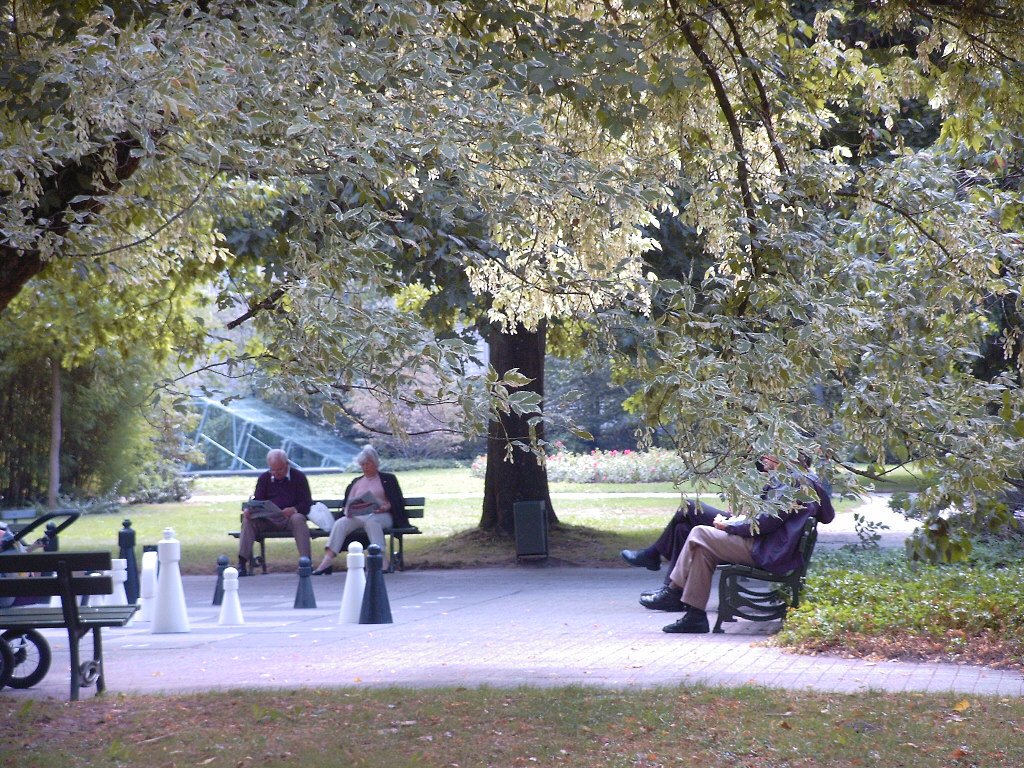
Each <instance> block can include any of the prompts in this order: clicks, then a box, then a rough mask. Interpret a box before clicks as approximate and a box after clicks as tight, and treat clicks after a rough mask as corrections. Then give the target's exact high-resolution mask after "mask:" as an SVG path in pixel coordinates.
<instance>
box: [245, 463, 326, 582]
mask: <svg viewBox="0 0 1024 768" xmlns="http://www.w3.org/2000/svg"><path fill="white" fill-rule="evenodd" d="M267 468H268V469H267V471H266V472H264V473H263V474H262V475H260V476H259V478H258V479H257V480H256V490H255V492H254V493H253V495H252V500H253V501H271V502H273V503H274V504H276V505H277V507H278V508H279V509H280V510H281V511H280V512H279V513H275V514H273V515H272V516H269V517H263V516H260V517H256V516H255V515H254V514H253V512H252V510H250V509H249V508H248V507H246V508H245V510H244V511H243V512H242V533H241V535H240V536H239V537H238V575H239V576H247V575H248V569H247V566H248V564H249V561H250V560H251V559H252V545H253V543H254V542H255V541H256V538H257V536H259V534H261V533H267V532H270V531H291V534H292V536H294V537H295V546H296V547H297V548H298V550H299V555H300V556H301V557H311V552H312V548H311V546H310V535H309V526H308V525H306V515H307V514H309V508H310V507H311V506H313V496H312V494H311V493H310V490H309V481H308V480H306V476H305V475H304V474H303V473H302V471H300V470H299V469H296V468H295V467H292V466H290V465H289V464H288V454H287V453H285V452H284V451H282V450H281V449H280V448H274V449H273V450H271V451H270V452H268V453H267Z"/></svg>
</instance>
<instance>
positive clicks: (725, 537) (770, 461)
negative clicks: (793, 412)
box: [641, 456, 835, 634]
mask: <svg viewBox="0 0 1024 768" xmlns="http://www.w3.org/2000/svg"><path fill="white" fill-rule="evenodd" d="M759 464H760V466H761V467H763V468H764V470H765V471H769V472H771V471H774V470H775V469H777V468H778V466H779V462H778V460H777V459H775V458H773V457H769V456H764V457H762V458H761V459H760V461H759ZM799 481H800V482H801V483H803V484H806V485H808V486H809V487H810V488H811V489H813V490H814V492H815V496H816V497H817V501H802V502H798V503H796V504H794V505H793V507H792V508H790V509H789V510H787V511H784V512H782V513H781V514H769V513H761V514H760V515H758V516H757V518H756V533H755V528H754V526H753V525H752V524H751V521H748V520H746V519H744V518H739V517H738V518H735V519H729V518H728V517H726V516H724V515H722V516H719V517H717V518H716V519H715V520H714V521H713V524H712V525H697V526H695V527H694V528H693V530H692V531H690V534H689V535H688V536H687V537H686V541H685V543H684V544H683V548H682V552H681V553H680V555H679V558H678V560H677V561H676V564H675V566H674V567H673V569H672V572H671V573H670V574H669V584H668V585H667V586H666V587H663V588H662V589H661V590H659V591H658V592H656V593H654V594H653V595H651V596H650V597H648V598H646V599H645V598H641V604H643V605H644V606H645V607H648V608H653V609H655V610H679V609H680V606H681V608H682V610H683V611H684V613H683V616H682V617H681V618H680V619H679V620H678V621H676V622H674V623H672V624H669V625H668V626H666V627H664V631H665V632H673V633H691V634H693V633H704V632H709V631H710V625H709V624H708V616H707V613H706V611H705V609H706V608H707V604H708V599H709V597H710V596H711V580H712V577H713V576H714V573H715V568H716V567H717V566H718V565H720V564H721V563H737V564H739V565H750V566H754V567H755V568H761V569H763V570H766V571H770V572H772V573H786V572H787V571H791V570H793V569H794V568H798V567H800V566H801V565H802V564H803V563H802V562H801V557H802V555H801V554H800V552H799V551H798V549H797V547H798V545H799V542H800V535H801V533H802V531H803V526H804V522H805V521H806V520H807V518H808V517H810V516H811V515H814V516H815V517H817V518H818V521H819V522H821V523H830V522H832V520H833V519H834V518H835V510H834V509H833V508H832V500H831V499H830V497H829V494H828V492H827V491H826V490H825V488H824V487H823V486H822V485H821V483H819V482H817V481H816V480H813V479H811V478H810V477H807V476H802V477H801V478H800V480H799ZM771 490H772V489H770V488H769V489H766V494H767V493H770V492H771Z"/></svg>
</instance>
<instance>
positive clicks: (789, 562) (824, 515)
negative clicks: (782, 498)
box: [726, 478, 836, 573]
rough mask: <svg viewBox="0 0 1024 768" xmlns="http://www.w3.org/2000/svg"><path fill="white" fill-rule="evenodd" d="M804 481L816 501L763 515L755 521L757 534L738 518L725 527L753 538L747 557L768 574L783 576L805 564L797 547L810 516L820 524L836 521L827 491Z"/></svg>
mask: <svg viewBox="0 0 1024 768" xmlns="http://www.w3.org/2000/svg"><path fill="white" fill-rule="evenodd" d="M806 482H807V483H808V484H809V485H810V486H811V488H813V489H814V492H815V495H817V497H818V500H817V501H805V502H801V503H800V504H798V505H796V506H795V507H793V509H790V510H789V511H787V512H783V513H782V514H779V515H775V514H770V513H767V512H762V513H761V514H760V515H758V516H757V518H756V519H757V533H756V534H755V533H753V531H752V530H751V524H750V521H749V520H745V519H738V520H736V521H735V522H730V523H729V524H728V525H727V526H726V530H727V531H728V532H729V533H732V534H735V535H737V536H743V537H745V538H750V537H754V538H755V541H754V546H753V548H752V549H751V551H750V556H751V557H753V558H754V562H755V563H757V567H758V568H763V569H764V570H766V571H770V572H771V573H786V572H787V571H792V570H793V569H794V568H800V567H801V566H803V564H804V558H803V554H802V553H801V552H800V550H799V549H798V545H799V543H800V535H801V533H803V528H804V522H805V521H806V520H807V518H809V517H810V516H811V515H814V516H815V517H817V518H818V522H819V523H831V522H832V521H833V520H834V519H835V516H836V511H835V509H834V508H833V507H832V499H831V498H830V497H829V494H828V491H826V490H825V488H824V487H823V486H822V485H821V483H819V482H817V481H815V480H812V479H810V478H807V479H806Z"/></svg>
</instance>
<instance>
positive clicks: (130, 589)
mask: <svg viewBox="0 0 1024 768" xmlns="http://www.w3.org/2000/svg"><path fill="white" fill-rule="evenodd" d="M117 545H118V547H120V552H119V555H118V556H119V557H120V558H121V559H122V560H124V561H125V562H126V563H127V566H126V568H125V573H126V574H127V575H128V578H127V579H126V580H125V582H124V593H125V597H127V598H128V602H127V603H126V605H135V603H137V602H138V601H139V564H138V562H136V560H135V531H133V530H132V521H131V520H127V519H126V520H125V521H124V522H122V523H121V530H120V531H118V532H117Z"/></svg>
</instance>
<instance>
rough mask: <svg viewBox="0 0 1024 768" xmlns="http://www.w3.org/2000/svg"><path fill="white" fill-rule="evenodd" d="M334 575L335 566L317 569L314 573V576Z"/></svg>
mask: <svg viewBox="0 0 1024 768" xmlns="http://www.w3.org/2000/svg"><path fill="white" fill-rule="evenodd" d="M332 573H334V566H333V565H328V566H327V567H326V568H317V569H316V570H315V571H313V575H314V576H330V575H331V574H332Z"/></svg>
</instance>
